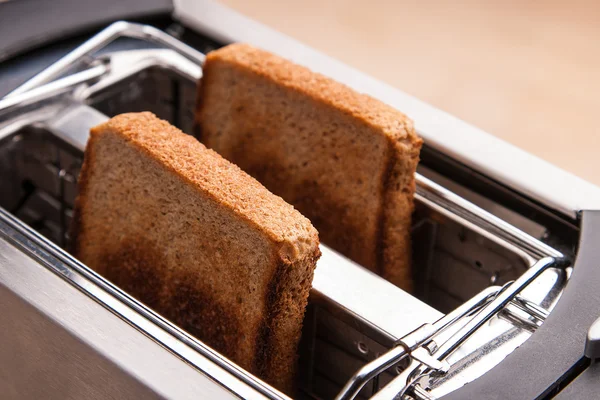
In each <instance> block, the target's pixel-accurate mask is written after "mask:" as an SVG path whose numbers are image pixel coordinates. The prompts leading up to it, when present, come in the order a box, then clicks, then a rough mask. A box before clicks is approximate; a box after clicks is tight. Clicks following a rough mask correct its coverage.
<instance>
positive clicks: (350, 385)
mask: <svg viewBox="0 0 600 400" xmlns="http://www.w3.org/2000/svg"><path fill="white" fill-rule="evenodd" d="M499 290H501V288H500V287H499V286H492V287H489V288H486V289H485V290H483V291H482V292H480V293H479V294H477V295H476V296H473V297H472V298H471V299H469V300H468V301H467V302H465V303H463V304H462V305H461V306H460V307H458V308H456V309H455V310H454V311H452V312H451V313H448V314H446V315H445V316H443V317H442V318H440V319H439V320H437V321H436V322H435V323H433V324H426V325H423V326H421V327H420V328H418V329H417V330H415V331H413V332H411V333H410V334H408V335H407V336H405V337H404V338H402V339H400V340H399V341H398V345H397V346H395V347H393V348H392V349H390V350H389V351H387V352H386V353H384V354H383V355H381V356H379V357H378V358H376V359H375V360H373V361H371V362H370V363H368V364H366V365H365V366H363V367H362V368H361V369H360V370H358V371H357V372H356V373H355V374H354V375H353V376H352V378H350V379H349V380H348V382H347V383H346V385H345V386H344V387H343V388H342V390H341V391H340V392H339V394H338V395H337V397H336V400H349V399H353V398H355V397H356V395H358V393H359V392H360V391H361V390H362V388H363V387H364V386H365V385H366V384H367V383H368V382H369V381H370V380H371V379H373V378H374V377H375V376H376V375H378V374H380V373H382V372H383V371H385V370H386V369H388V368H389V367H391V366H393V365H394V364H396V363H398V362H400V361H402V360H403V359H404V358H406V357H407V356H409V355H410V352H411V351H412V350H413V349H414V348H416V347H417V346H420V345H422V344H423V343H425V342H426V341H428V340H429V339H431V338H432V337H433V336H435V335H436V334H439V333H440V332H442V331H443V330H444V329H445V328H447V327H448V326H450V325H451V324H453V323H454V322H456V321H457V320H459V319H461V318H462V317H464V316H465V315H469V314H470V313H472V312H473V311H474V310H476V309H478V308H480V307H482V306H483V305H485V304H486V303H487V302H489V301H490V299H491V298H493V297H494V296H496V294H497V293H498V291H499Z"/></svg>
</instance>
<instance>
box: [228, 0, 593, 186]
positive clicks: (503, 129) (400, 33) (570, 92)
mask: <svg viewBox="0 0 600 400" xmlns="http://www.w3.org/2000/svg"><path fill="white" fill-rule="evenodd" d="M221 1H222V2H223V3H224V4H226V5H228V6H230V7H231V8H233V9H236V10H237V11H239V12H241V13H243V14H245V15H247V16H249V17H251V18H253V19H255V20H258V21H260V22H262V23H264V24H266V25H269V26H271V27H273V28H275V29H276V30H278V31H280V32H283V33H286V34H288V35H289V36H292V37H294V38H296V39H299V40H300V41H302V42H304V43H306V44H308V45H310V46H311V47H314V48H316V49H319V50H321V51H323V52H325V53H327V54H328V55H330V56H333V57H335V58H338V59H339V60H341V61H343V62H345V63H346V64H349V65H352V66H354V67H356V68H358V69H360V70H362V71H364V72H367V73H369V74H370V75H373V76H375V77H377V78H379V79H381V80H383V81H386V82H387V83H389V84H391V85H393V86H395V87H397V88H399V89H401V90H402V91H404V92H407V93H409V94H411V95H413V96H415V97H417V98H419V99H421V100H424V101H426V102H428V103H430V104H432V105H434V106H436V107H438V108H440V109H442V110H445V111H447V112H449V113H451V114H453V115H455V116H457V117H459V118H461V119H463V120H465V121H467V122H469V123H471V124H473V125H475V126H478V127H480V128H482V129H484V130H486V131H487V132H489V133H491V134H494V135H496V136H498V137H501V138H503V139H504V140H506V141H508V142H511V143H513V144H515V145H517V146H520V147H522V148H523V149H525V150H527V151H529V152H531V153H533V154H535V155H537V156H539V157H541V158H544V159H546V160H548V161H550V162H552V163H554V164H556V165H558V166H560V167H562V168H564V169H566V170H568V171H570V172H573V173H574V174H576V175H579V176H581V177H582V178H584V179H587V180H589V181H591V182H594V183H596V184H598V185H600V157H598V156H597V153H598V151H599V150H600V128H599V126H600V125H599V123H598V122H597V120H598V116H599V115H600V1H599V0H571V1H561V0H547V1H532V0H525V1H518V0H471V1H469V0H467V1H454V0H439V1H433V0H422V1H405V0H370V1H364V0H363V1H358V0H303V1H297V0H279V1H273V0H253V1H247V0H221Z"/></svg>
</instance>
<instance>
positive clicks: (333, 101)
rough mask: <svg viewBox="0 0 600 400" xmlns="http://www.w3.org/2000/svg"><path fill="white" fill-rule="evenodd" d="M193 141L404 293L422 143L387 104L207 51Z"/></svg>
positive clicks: (278, 65)
mask: <svg viewBox="0 0 600 400" xmlns="http://www.w3.org/2000/svg"><path fill="white" fill-rule="evenodd" d="M196 123H197V127H198V128H199V131H198V135H199V138H200V140H201V141H202V142H203V143H204V144H206V146H207V147H209V148H212V149H214V150H215V151H217V152H218V153H219V154H221V155H222V156H223V157H225V158H227V159H229V160H230V161H232V162H234V163H236V164H237V165H239V166H240V167H241V168H242V169H243V170H245V171H246V172H248V173H249V174H250V175H252V176H254V177H255V178H256V179H258V180H259V181H260V182H262V183H263V184H264V185H265V186H266V187H267V188H268V189H269V190H271V191H272V192H273V193H275V194H278V195H280V196H281V197H283V198H284V199H285V200H286V201H288V202H289V203H291V204H293V205H294V206H295V207H297V208H298V210H300V212H302V213H303V214H304V215H306V216H307V217H308V218H309V219H310V220H311V221H312V222H313V224H314V225H315V227H316V228H317V229H318V231H319V235H320V237H321V240H322V241H323V242H324V243H326V244H328V245H330V246H332V247H333V248H334V249H336V250H338V251H340V252H341V253H343V254H345V255H346V256H348V257H349V258H351V259H353V260H354V261H356V262H358V263H359V264H362V265H363V266H365V267H367V268H369V269H371V270H372V271H375V272H377V273H379V274H381V275H383V276H384V277H385V278H387V279H388V280H390V281H391V282H393V283H395V284H396V285H398V286H400V287H402V288H404V289H408V290H410V288H411V270H410V227H411V214H412V211H413V195H414V190H415V181H414V173H415V170H416V167H417V163H418V160H419V152H420V149H421V144H422V140H421V139H420V138H419V137H418V136H417V135H416V133H415V130H414V128H413V124H412V122H411V121H410V120H409V119H408V118H407V117H406V116H404V115H403V114H402V113H400V112H398V111H396V110H395V109H393V108H392V107H389V106H387V105H386V104H383V103H381V102H380V101H378V100H376V99H374V98H372V97H369V96H367V95H363V94H359V93H356V92H355V91H353V90H352V89H350V88H348V87H346V86H344V85H342V84H340V83H337V82H334V81H333V80H331V79H329V78H326V77H324V76H322V75H319V74H316V73H313V72H311V71H310V70H308V69H306V68H304V67H301V66H298V65H295V64H293V63H291V62H289V61H286V60H284V59H282V58H280V57H277V56H275V55H273V54H270V53H268V52H265V51H262V50H258V49H255V48H253V47H251V46H249V45H245V44H233V45H230V46H227V47H224V48H222V49H219V50H216V51H213V52H211V53H209V54H208V56H207V59H206V63H205V65H204V68H203V78H202V80H201V82H200V86H199V96H198V109H197V113H196Z"/></svg>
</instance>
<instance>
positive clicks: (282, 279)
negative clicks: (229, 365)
mask: <svg viewBox="0 0 600 400" xmlns="http://www.w3.org/2000/svg"><path fill="white" fill-rule="evenodd" d="M73 221H74V222H73V232H74V234H75V241H74V255H75V256H76V257H77V258H79V259H80V260H81V261H82V262H84V263H85V264H87V265H88V266H90V267H91V268H93V269H94V270H96V271H97V272H99V273H100V274H102V275H103V276H105V277H106V278H107V279H109V280H111V281H112V282H113V283H115V284H116V285H118V286H120V287H121V288H122V289H124V290H125V291H127V292H129V293H130V294H132V295H133V296H134V297H136V298H138V299H139V300H140V301H142V302H144V303H145V304H147V305H148V306H150V307H152V308H153V309H155V310H156V311H158V312H159V313H161V314H162V315H164V316H165V317H166V318H168V319H170V320H171V321H173V322H174V323H175V324H177V325H179V326H181V327H182V328H183V329H185V330H187V331H188V332H190V333H191V334H192V335H194V336H196V337H198V338H199V339H201V340H202V341H204V342H205V343H207V344H208V345H210V346H211V347H213V348H214V349H216V350H218V351H219V352H221V353H223V354H224V355H225V356H227V357H228V358H230V359H232V360H233V361H235V362H236V363H238V364H239V365H241V366H242V367H243V368H245V369H247V370H249V371H250V372H252V373H254V374H256V375H258V376H259V377H261V378H263V379H265V380H266V381H267V382H269V383H271V384H273V385H274V386H275V387H278V388H280V389H282V390H285V391H288V390H289V389H290V383H291V380H292V377H293V372H294V364H295V360H296V349H297V344H298V341H299V338H300V334H301V328H302V320H303V316H304V311H305V308H306V304H307V301H308V294H309V290H310V287H311V283H312V277H313V271H314V268H315V264H316V261H317V259H318V258H319V256H320V251H319V248H318V244H319V239H318V233H317V231H316V230H315V229H314V228H313V227H312V225H311V224H310V222H309V220H308V219H306V218H305V217H303V216H302V215H301V214H300V213H299V212H298V211H296V210H295V209H294V208H293V207H292V206H291V205H289V204H287V203H286V202H285V201H284V200H283V199H281V198H280V197H278V196H275V195H273V194H272V193H270V192H269V191H268V190H267V189H265V188H264V187H263V186H262V185H261V184H260V183H258V182H257V181H256V180H255V179H253V178H252V177H250V176H249V175H247V174H246V173H244V172H243V171H242V170H241V169H239V168H238V167H237V166H235V165H233V164H231V163H230V162H228V161H227V160H225V159H223V158H222V157H221V156H219V155H218V154H217V153H215V152H214V151H212V150H208V149H206V147H204V146H203V145H202V144H201V143H199V142H198V141H197V140H196V139H194V138H193V137H191V136H189V135H186V134H184V133H182V132H181V131H180V130H178V129H177V128H175V127H173V126H171V125H169V124H168V123H167V122H165V121H162V120H160V119H158V118H156V117H155V116H154V115H153V114H151V113H137V114H136V113H132V114H122V115H119V116H117V117H114V118H112V119H111V120H109V121H108V122H106V123H104V124H102V125H99V126H97V127H95V128H93V129H92V131H91V136H90V139H89V142H88V144H87V147H86V151H85V159H84V164H83V168H82V171H81V175H80V178H79V196H78V198H77V201H76V205H75V216H74V219H73Z"/></svg>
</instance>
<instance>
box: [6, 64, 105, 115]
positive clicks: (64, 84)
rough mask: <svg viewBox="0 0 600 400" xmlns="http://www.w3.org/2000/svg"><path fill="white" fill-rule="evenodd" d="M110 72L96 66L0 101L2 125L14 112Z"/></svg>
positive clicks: (102, 65)
mask: <svg viewBox="0 0 600 400" xmlns="http://www.w3.org/2000/svg"><path fill="white" fill-rule="evenodd" d="M107 72H108V66H106V65H104V64H100V65H96V66H95V67H92V68H88V69H86V70H84V71H81V72H77V73H75V74H72V75H69V76H66V77H64V78H61V79H58V80H56V81H54V82H50V83H47V84H45V85H43V86H40V87H36V88H35V89H31V90H30V91H27V92H22V93H20V94H15V95H13V96H10V97H9V96H6V97H4V98H3V99H1V100H0V123H1V122H3V121H2V119H3V118H5V116H6V115H7V114H8V113H10V112H12V111H14V110H21V109H22V108H23V107H25V106H27V105H31V104H35V103H38V102H40V101H44V100H48V99H51V98H54V97H57V96H60V95H61V94H64V93H68V92H69V91H71V90H73V88H75V87H76V86H78V85H82V84H89V83H91V82H93V81H95V80H97V79H99V78H100V77H102V76H103V75H104V74H106V73H107Z"/></svg>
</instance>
